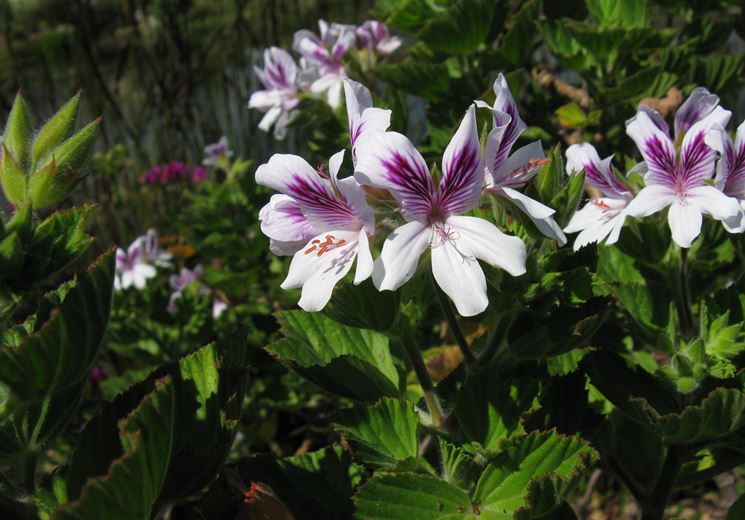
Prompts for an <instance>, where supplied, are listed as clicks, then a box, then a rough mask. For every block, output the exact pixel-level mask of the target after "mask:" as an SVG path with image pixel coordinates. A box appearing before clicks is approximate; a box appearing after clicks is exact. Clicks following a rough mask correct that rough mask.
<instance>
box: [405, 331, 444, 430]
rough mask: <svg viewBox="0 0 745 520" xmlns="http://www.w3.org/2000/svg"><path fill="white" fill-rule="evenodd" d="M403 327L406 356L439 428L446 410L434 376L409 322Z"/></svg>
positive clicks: (433, 421)
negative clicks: (430, 372) (433, 382)
mask: <svg viewBox="0 0 745 520" xmlns="http://www.w3.org/2000/svg"><path fill="white" fill-rule="evenodd" d="M401 329H402V330H401V342H402V343H403V344H404V349H405V350H406V356H407V357H408V358H409V362H410V363H411V366H412V368H413V369H414V373H415V374H416V377H417V380H418V381H419V386H421V387H422V391H423V392H424V402H425V403H427V408H428V409H429V414H430V416H431V417H432V424H433V425H434V426H436V427H438V428H440V427H443V426H444V425H445V420H446V416H445V412H444V411H443V410H442V406H441V405H440V401H439V399H438V398H437V395H436V394H435V387H434V385H433V384H432V378H431V377H429V372H428V371H427V366H426V365H425V364H424V359H423V358H422V353H421V351H420V350H419V348H418V347H417V344H416V338H415V337H414V334H413V333H412V331H411V328H410V327H409V326H408V324H405V325H403V326H402V327H401Z"/></svg>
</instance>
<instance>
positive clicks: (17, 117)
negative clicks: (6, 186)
mask: <svg viewBox="0 0 745 520" xmlns="http://www.w3.org/2000/svg"><path fill="white" fill-rule="evenodd" d="M32 137H33V132H32V129H31V118H30V117H29V114H28V109H27V108H26V102H25V101H24V100H23V97H22V96H21V93H20V92H18V94H17V95H16V99H15V102H14V103H13V108H11V109H10V114H9V115H8V122H7V123H6V124H5V130H4V131H3V144H4V145H5V147H6V148H7V149H8V150H10V153H12V154H13V157H14V159H15V161H16V163H17V164H18V166H20V168H21V170H23V171H27V170H28V168H29V163H30V160H31V139H32Z"/></svg>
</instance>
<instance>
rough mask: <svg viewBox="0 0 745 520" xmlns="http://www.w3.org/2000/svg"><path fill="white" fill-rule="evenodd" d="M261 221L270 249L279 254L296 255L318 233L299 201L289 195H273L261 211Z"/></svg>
mask: <svg viewBox="0 0 745 520" xmlns="http://www.w3.org/2000/svg"><path fill="white" fill-rule="evenodd" d="M259 222H261V232H262V233H264V234H265V235H266V236H268V237H269V250H270V251H271V252H272V253H274V254H275V255H277V256H291V255H294V254H295V253H297V252H298V251H299V250H300V249H301V248H302V247H303V246H304V245H305V244H307V243H308V240H310V239H311V238H313V237H315V236H316V235H318V230H317V229H316V228H314V227H313V225H312V224H311V223H310V222H308V219H306V218H305V215H303V211H302V210H301V209H300V205H299V204H298V203H297V201H295V199H293V198H292V197H288V196H287V195H282V194H276V195H272V197H271V198H270V199H269V202H268V203H267V204H266V205H265V206H264V207H263V208H261V210H260V211H259Z"/></svg>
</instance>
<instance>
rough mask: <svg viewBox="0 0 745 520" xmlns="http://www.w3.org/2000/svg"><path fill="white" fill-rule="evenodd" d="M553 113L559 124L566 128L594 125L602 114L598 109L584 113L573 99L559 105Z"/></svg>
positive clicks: (598, 121)
mask: <svg viewBox="0 0 745 520" xmlns="http://www.w3.org/2000/svg"><path fill="white" fill-rule="evenodd" d="M554 113H555V114H556V117H558V118H559V124H560V125H561V126H565V127H567V128H584V127H586V126H595V125H597V124H599V123H600V117H601V115H602V112H601V111H600V110H593V111H591V112H590V113H586V112H585V111H584V110H583V109H582V107H580V106H579V105H578V104H577V103H575V102H574V101H572V102H571V103H567V104H566V105H562V106H560V107H559V108H557V109H556V112H554Z"/></svg>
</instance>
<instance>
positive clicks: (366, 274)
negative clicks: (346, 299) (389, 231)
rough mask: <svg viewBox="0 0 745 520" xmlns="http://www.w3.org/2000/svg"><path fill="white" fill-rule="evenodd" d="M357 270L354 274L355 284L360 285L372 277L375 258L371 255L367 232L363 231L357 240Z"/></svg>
mask: <svg viewBox="0 0 745 520" xmlns="http://www.w3.org/2000/svg"><path fill="white" fill-rule="evenodd" d="M357 242H358V246H357V270H356V271H355V273H354V284H355V285H359V284H361V283H362V282H364V281H365V280H367V279H368V278H370V276H371V275H372V272H373V257H372V254H370V243H369V241H368V240H367V232H366V231H365V230H364V229H362V230H360V233H359V238H358V239H357Z"/></svg>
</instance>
